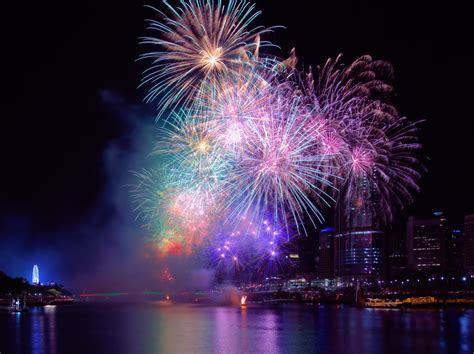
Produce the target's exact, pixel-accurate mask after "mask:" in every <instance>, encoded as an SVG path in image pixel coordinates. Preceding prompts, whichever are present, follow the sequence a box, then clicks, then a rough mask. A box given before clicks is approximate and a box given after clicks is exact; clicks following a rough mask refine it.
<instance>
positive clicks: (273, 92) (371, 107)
mask: <svg viewBox="0 0 474 354" xmlns="http://www.w3.org/2000/svg"><path fill="white" fill-rule="evenodd" d="M163 4H164V6H163V7H164V11H161V10H158V9H156V8H153V10H154V11H155V12H156V14H157V16H158V18H157V19H156V20H150V21H149V22H148V23H149V29H150V30H151V31H152V33H153V36H151V35H150V36H148V37H145V38H143V39H142V42H143V43H144V44H146V45H148V46H151V47H153V48H154V49H153V50H152V51H149V52H146V53H144V54H143V55H142V56H141V58H142V59H146V60H148V62H149V63H151V65H150V66H149V67H148V69H147V70H146V71H145V73H144V76H143V80H142V85H145V86H147V87H149V91H148V93H147V95H146V96H145V100H146V101H156V102H157V104H158V117H159V118H160V117H162V116H163V115H164V114H165V112H166V113H167V118H165V122H166V124H164V125H163V126H161V127H160V128H159V133H158V137H157V144H156V147H155V149H154V150H153V152H152V155H154V156H158V159H159V161H160V162H159V164H158V165H159V166H158V167H157V168H156V170H151V171H148V170H143V171H141V172H139V173H136V177H137V184H136V185H135V186H134V187H133V190H132V195H133V198H134V201H135V202H136V206H137V208H136V210H137V217H138V218H140V220H142V221H143V223H144V225H145V227H146V229H147V230H149V232H150V234H151V235H152V236H151V239H152V241H153V242H155V244H156V245H157V247H158V248H159V249H161V250H162V254H169V253H172V254H176V253H186V254H189V253H192V252H194V250H196V249H197V248H200V249H201V250H202V249H212V250H213V251H212V252H211V255H210V256H209V257H211V258H212V259H214V260H215V262H214V263H215V264H216V265H217V266H225V268H227V269H228V268H229V267H232V268H233V269H243V268H249V267H250V266H249V265H250V264H254V265H255V264H262V262H264V263H265V262H267V263H268V261H269V260H270V261H271V260H272V259H276V256H277V255H278V254H279V253H280V252H281V247H282V245H283V244H284V241H283V239H282V237H283V236H285V238H286V240H287V241H288V239H290V238H291V236H292V235H293V234H301V233H303V234H306V233H307V232H308V225H311V224H312V226H313V227H317V225H318V224H319V223H320V222H322V221H323V210H324V209H327V208H332V207H334V206H335V205H344V208H347V209H348V210H349V209H350V210H356V212H359V211H360V210H358V209H357V208H358V207H362V206H363V207H364V208H369V209H370V210H369V212H370V213H371V214H373V215H376V216H377V218H378V220H379V223H380V224H384V223H390V222H391V221H392V220H393V217H394V214H395V211H396V210H397V209H400V208H403V207H404V205H406V204H407V203H409V202H411V201H412V200H413V193H414V192H416V191H418V184H417V182H418V179H419V178H420V171H419V170H420V169H422V168H420V167H419V166H420V163H419V151H420V149H421V146H420V144H419V142H418V138H417V133H418V129H419V123H420V122H410V121H409V120H408V119H407V118H405V117H401V116H400V115H399V114H398V111H397V110H396V108H395V107H394V106H393V105H392V104H391V102H390V96H391V94H392V92H393V88H392V86H391V85H390V81H391V80H392V76H393V68H392V66H391V65H390V64H389V63H387V62H384V61H380V60H373V59H372V58H371V57H370V56H368V55H366V56H362V57H360V58H358V59H356V60H355V61H354V62H353V63H352V64H350V65H348V66H344V65H343V64H342V63H341V57H340V56H339V57H337V58H336V59H335V60H332V59H329V60H328V61H327V62H326V63H325V65H323V66H322V67H321V68H319V67H318V70H317V72H316V74H315V75H314V76H313V73H312V72H311V69H310V70H309V72H304V71H300V70H298V69H297V67H296V64H297V61H298V60H297V57H296V54H295V51H294V50H292V52H291V55H290V57H289V58H288V59H286V60H279V59H278V58H275V57H272V56H269V55H265V53H262V52H261V51H260V49H261V47H262V48H264V47H266V46H270V45H271V44H270V43H269V42H264V41H261V40H260V36H261V35H264V34H266V33H267V32H269V31H271V30H272V28H274V27H272V28H269V29H265V28H263V27H252V23H253V21H254V20H255V18H256V17H257V16H259V15H260V12H258V11H256V10H255V7H254V5H253V4H251V3H250V2H248V1H247V0H240V1H238V0H229V1H227V2H225V1H217V0H216V1H214V0H182V1H181V2H180V5H179V7H174V6H172V5H171V4H170V3H168V2H167V1H164V0H163ZM168 113H169V114H168ZM364 200H365V202H364ZM354 207H355V209H354ZM348 214H350V213H348ZM244 220H246V221H245V222H244ZM265 222H266V223H270V224H271V225H270V224H269V225H265ZM264 225H265V226H264ZM243 228H245V230H244V229H243ZM267 229H269V230H271V231H268V230H267ZM209 245H211V246H209ZM244 245H247V246H248V247H244ZM216 250H217V251H216ZM257 260H258V261H257ZM270 263H272V262H270ZM272 264H274V263H272ZM262 267H263V266H261V267H260V269H261V268H262ZM254 268H255V266H254ZM257 268H258V267H257ZM263 268H264V267H263Z"/></svg>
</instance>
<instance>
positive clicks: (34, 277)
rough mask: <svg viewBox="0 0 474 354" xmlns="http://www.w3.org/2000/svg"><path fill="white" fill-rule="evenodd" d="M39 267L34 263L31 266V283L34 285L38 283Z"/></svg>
mask: <svg viewBox="0 0 474 354" xmlns="http://www.w3.org/2000/svg"><path fill="white" fill-rule="evenodd" d="M39 279H40V278H39V269H38V266H37V265H36V264H35V265H34V266H33V279H32V283H33V284H34V285H38V284H39V282H40V281H39Z"/></svg>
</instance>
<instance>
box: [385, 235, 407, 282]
mask: <svg viewBox="0 0 474 354" xmlns="http://www.w3.org/2000/svg"><path fill="white" fill-rule="evenodd" d="M387 268H388V269H387V270H388V276H389V278H396V277H399V276H402V275H404V274H405V273H406V271H407V254H406V234H405V232H392V233H390V235H388V267H387Z"/></svg>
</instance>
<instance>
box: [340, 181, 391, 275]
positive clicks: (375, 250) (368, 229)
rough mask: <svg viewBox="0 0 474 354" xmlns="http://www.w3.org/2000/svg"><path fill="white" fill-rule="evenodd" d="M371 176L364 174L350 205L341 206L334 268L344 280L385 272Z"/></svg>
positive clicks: (382, 234) (381, 237) (381, 236)
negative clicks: (383, 270)
mask: <svg viewBox="0 0 474 354" xmlns="http://www.w3.org/2000/svg"><path fill="white" fill-rule="evenodd" d="M372 198H373V190H372V186H371V184H370V182H369V179H368V178H367V177H366V176H364V177H361V178H360V180H359V183H358V185H357V193H355V194H354V196H353V197H352V200H351V202H350V204H348V205H347V204H345V205H343V203H341V204H339V205H338V208H337V211H336V232H335V235H334V270H335V275H336V277H338V278H339V279H340V280H343V281H345V280H349V279H352V278H366V277H376V276H380V275H382V264H383V237H384V232H383V231H380V228H379V227H378V225H379V223H378V220H377V215H375V213H374V212H375V210H374V208H373V206H374V205H373V200H372Z"/></svg>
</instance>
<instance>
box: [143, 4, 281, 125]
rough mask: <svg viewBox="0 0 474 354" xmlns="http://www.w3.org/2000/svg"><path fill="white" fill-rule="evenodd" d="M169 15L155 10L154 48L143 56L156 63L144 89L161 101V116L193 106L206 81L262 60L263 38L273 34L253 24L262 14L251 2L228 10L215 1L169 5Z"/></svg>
mask: <svg viewBox="0 0 474 354" xmlns="http://www.w3.org/2000/svg"><path fill="white" fill-rule="evenodd" d="M163 4H164V5H165V6H166V10H167V11H166V12H167V13H165V12H163V11H160V10H158V9H156V8H153V7H151V8H152V9H153V10H154V11H155V12H156V15H157V18H158V19H156V20H148V29H149V30H150V36H147V37H144V38H142V42H141V43H142V44H145V45H148V46H149V47H150V50H151V51H149V52H147V53H144V54H142V55H141V56H140V59H146V60H148V61H149V62H151V65H150V67H149V68H148V69H146V70H145V72H144V74H143V78H142V85H145V86H148V87H149V91H148V94H147V95H146V96H145V100H146V101H148V102H150V101H154V100H158V112H159V113H158V117H159V116H161V115H162V114H163V112H164V111H165V110H166V109H168V108H170V109H172V108H176V107H177V106H186V105H187V104H188V103H189V102H192V99H193V97H194V95H195V94H196V91H197V90H198V89H199V87H200V86H201V85H202V84H203V83H205V82H213V81H215V79H216V75H218V74H219V73H222V72H226V71H228V70H233V68H234V67H235V66H241V65H245V63H246V62H247V61H248V60H249V57H258V52H259V48H260V46H268V45H270V43H268V42H260V35H262V34H264V33H267V32H270V31H271V30H272V29H271V28H269V29H265V28H264V27H262V26H257V27H253V26H252V22H253V21H254V20H255V19H256V18H257V17H258V16H259V15H260V13H261V12H260V11H255V5H253V4H251V3H250V2H248V1H246V0H240V1H236V0H229V1H228V2H227V3H226V4H225V5H224V4H223V3H222V2H221V1H220V0H218V1H214V0H183V1H181V6H180V7H177V8H175V7H173V6H171V5H170V4H169V3H168V2H167V1H165V0H163Z"/></svg>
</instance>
